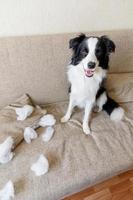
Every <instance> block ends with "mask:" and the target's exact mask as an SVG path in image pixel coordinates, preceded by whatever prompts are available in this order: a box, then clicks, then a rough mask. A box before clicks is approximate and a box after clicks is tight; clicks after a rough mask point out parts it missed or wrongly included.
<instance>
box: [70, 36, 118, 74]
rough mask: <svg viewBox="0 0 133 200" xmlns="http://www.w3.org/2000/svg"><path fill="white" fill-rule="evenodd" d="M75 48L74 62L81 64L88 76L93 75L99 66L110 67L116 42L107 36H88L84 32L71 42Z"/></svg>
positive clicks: (71, 45)
mask: <svg viewBox="0 0 133 200" xmlns="http://www.w3.org/2000/svg"><path fill="white" fill-rule="evenodd" d="M69 47H70V48H71V49H72V50H73V56H72V62H71V63H72V64H73V65H78V64H81V65H82V66H83V69H84V71H85V75H86V76H87V77H92V76H93V75H94V73H95V70H96V68H97V67H102V68H103V69H107V68H108V60H109V54H110V53H112V52H114V51H115V44H114V42H113V41H112V40H110V39H109V38H108V37H106V36H101V37H87V36H86V35H84V34H81V35H79V36H78V37H76V38H73V39H71V40H70V42H69Z"/></svg>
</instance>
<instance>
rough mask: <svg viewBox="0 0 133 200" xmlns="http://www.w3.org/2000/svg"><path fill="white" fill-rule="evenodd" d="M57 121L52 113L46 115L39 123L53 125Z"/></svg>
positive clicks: (43, 125)
mask: <svg viewBox="0 0 133 200" xmlns="http://www.w3.org/2000/svg"><path fill="white" fill-rule="evenodd" d="M55 123H56V119H55V118H54V116H53V115H51V114H47V115H44V116H43V117H42V118H41V119H40V121H39V125H40V126H42V127H45V126H53V125H54V124H55Z"/></svg>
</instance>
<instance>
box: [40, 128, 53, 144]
mask: <svg viewBox="0 0 133 200" xmlns="http://www.w3.org/2000/svg"><path fill="white" fill-rule="evenodd" d="M53 134H54V129H53V127H47V128H46V130H45V132H44V133H43V135H42V140H43V141H44V142H48V141H49V140H50V139H51V138H52V137H53Z"/></svg>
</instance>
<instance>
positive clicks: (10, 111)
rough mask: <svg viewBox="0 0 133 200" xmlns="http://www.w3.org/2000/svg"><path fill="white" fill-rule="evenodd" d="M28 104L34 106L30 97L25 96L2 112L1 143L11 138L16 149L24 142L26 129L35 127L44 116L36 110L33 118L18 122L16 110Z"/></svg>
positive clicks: (0, 117) (0, 111)
mask: <svg viewBox="0 0 133 200" xmlns="http://www.w3.org/2000/svg"><path fill="white" fill-rule="evenodd" d="M26 104H28V105H33V103H32V101H31V99H30V97H29V96H28V95H26V94H24V95H23V96H21V97H20V98H18V99H17V100H16V101H15V102H14V103H12V104H10V105H9V106H6V107H5V108H3V109H2V110H0V143H2V142H4V141H5V140H6V139H7V137H8V136H11V137H12V138H13V139H14V147H16V146H17V145H18V144H19V143H20V142H21V141H22V140H23V132H24V128H25V127H27V126H33V125H34V124H35V123H36V122H37V121H38V120H39V119H40V118H41V117H42V116H43V114H42V112H41V110H40V109H38V108H35V110H34V111H33V113H32V114H31V116H29V117H28V118H27V119H25V120H24V121H18V120H17V115H16V112H15V110H14V108H16V107H23V106H24V105H26Z"/></svg>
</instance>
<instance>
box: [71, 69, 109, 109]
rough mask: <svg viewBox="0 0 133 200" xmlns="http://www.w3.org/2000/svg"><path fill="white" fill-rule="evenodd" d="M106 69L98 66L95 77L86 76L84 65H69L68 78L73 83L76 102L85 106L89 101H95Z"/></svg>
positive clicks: (72, 94) (72, 95)
mask: <svg viewBox="0 0 133 200" xmlns="http://www.w3.org/2000/svg"><path fill="white" fill-rule="evenodd" d="M105 76H106V71H105V70H103V69H102V68H100V67H98V68H97V71H96V72H95V75H94V76H93V77H86V76H85V73H84V70H83V69H82V67H75V66H71V65H70V66H69V70H68V80H69V82H70V83H71V97H72V98H73V99H74V100H75V104H76V105H77V106H79V107H81V108H83V107H85V105H86V102H87V101H94V99H95V97H96V93H97V91H98V89H99V85H100V83H101V81H102V80H103V78H104V77H105Z"/></svg>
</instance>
